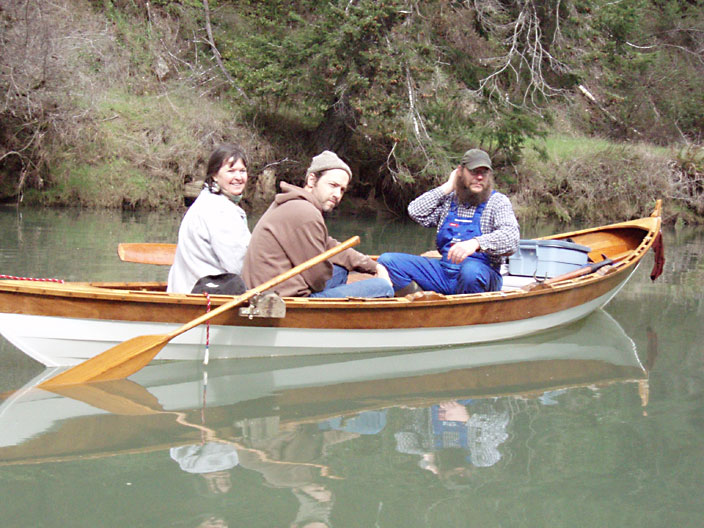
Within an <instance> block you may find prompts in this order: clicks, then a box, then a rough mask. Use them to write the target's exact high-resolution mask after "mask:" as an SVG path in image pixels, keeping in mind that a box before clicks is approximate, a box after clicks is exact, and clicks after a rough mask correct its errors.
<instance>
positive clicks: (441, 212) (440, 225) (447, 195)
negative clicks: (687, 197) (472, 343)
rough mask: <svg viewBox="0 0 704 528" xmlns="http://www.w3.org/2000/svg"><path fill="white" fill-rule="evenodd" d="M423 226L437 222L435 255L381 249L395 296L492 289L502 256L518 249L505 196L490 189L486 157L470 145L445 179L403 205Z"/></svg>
mask: <svg viewBox="0 0 704 528" xmlns="http://www.w3.org/2000/svg"><path fill="white" fill-rule="evenodd" d="M408 214H409V215H410V216H411V218H412V219H413V220H415V221H416V222H418V223H419V224H420V225H422V226H424V227H436V226H437V242H436V243H437V249H438V252H439V253H440V257H441V258H439V259H438V258H431V257H425V256H417V255H408V254H405V253H384V254H383V255H381V256H380V257H379V259H378V262H379V264H381V265H382V266H384V267H385V268H386V269H387V271H388V272H389V277H390V278H391V281H392V282H393V285H394V290H395V291H396V295H406V294H408V293H413V292H415V291H419V290H424V291H436V292H438V293H443V294H445V295H450V294H455V293H479V292H485V291H498V290H500V289H501V286H502V284H503V280H502V278H501V273H500V268H501V264H502V263H503V262H504V259H505V257H507V256H508V255H510V254H512V253H514V252H515V251H516V250H517V249H518V240H519V238H520V232H519V227H518V221H517V220H516V216H515V214H514V213H513V207H512V206H511V201H510V200H509V199H508V197H507V196H506V195H504V194H501V193H500V192H497V191H495V190H494V182H493V174H492V168H491V159H490V158H489V155H488V154H487V153H486V152H484V151H483V150H479V149H471V150H468V151H467V152H465V153H464V156H462V161H461V162H460V164H459V165H458V166H457V168H456V169H455V170H453V171H452V173H451V174H450V177H449V178H448V180H447V181H446V182H445V183H444V184H442V185H441V186H440V187H437V188H435V189H432V190H430V191H428V192H426V193H424V194H422V195H421V196H419V197H418V198H416V199H415V200H413V201H412V202H411V203H410V205H409V206H408Z"/></svg>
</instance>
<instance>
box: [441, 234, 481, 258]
mask: <svg viewBox="0 0 704 528" xmlns="http://www.w3.org/2000/svg"><path fill="white" fill-rule="evenodd" d="M478 249H479V241H477V239H476V238H470V239H469V240H464V241H462V242H457V243H456V244H455V245H453V246H452V247H451V248H450V251H448V252H447V258H448V259H449V260H450V262H452V263H453V264H459V263H460V262H462V261H463V260H464V259H466V258H467V257H469V256H470V255H473V254H474V253H476V252H477V250H478Z"/></svg>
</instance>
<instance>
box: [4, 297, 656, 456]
mask: <svg viewBox="0 0 704 528" xmlns="http://www.w3.org/2000/svg"><path fill="white" fill-rule="evenodd" d="M344 359H345V361H342V360H341V358H340V357H339V356H336V355H333V356H312V357H300V358H280V359H277V358H266V359H255V360H234V361H220V362H217V361H216V362H211V363H210V365H208V366H207V367H205V366H203V365H202V364H200V363H198V362H194V361H184V362H166V363H162V364H153V365H150V366H147V367H146V368H144V369H142V370H141V371H139V372H137V373H136V374H134V375H133V376H132V377H131V378H130V379H128V380H119V381H114V382H103V383H94V384H86V385H78V386H73V387H66V388H62V389H57V392H56V393H54V392H46V391H42V390H39V389H35V388H34V386H35V385H37V384H38V383H40V382H41V381H43V380H44V379H47V378H48V377H50V376H52V375H54V374H55V372H56V369H47V370H46V371H44V372H43V373H42V374H41V375H39V376H37V377H36V378H35V379H33V380H32V381H31V382H29V383H28V384H27V385H25V386H24V387H23V388H22V389H20V390H18V391H17V392H15V393H14V394H13V395H11V396H10V397H9V398H7V399H6V400H5V401H4V402H3V403H2V405H0V463H3V464H8V463H25V462H26V463H32V462H41V461H43V460H52V461H57V460H62V459H66V458H71V457H77V456H86V455H93V456H100V455H101V454H111V453H114V452H116V451H120V450H121V449H123V446H129V447H125V449H129V450H133V451H143V450H149V449H164V448H167V447H175V446H179V445H185V444H188V443H191V442H192V441H194V440H198V441H200V440H201V438H202V437H203V435H205V436H207V437H208V438H212V439H221V440H224V441H226V442H227V441H230V440H232V438H233V437H235V436H237V435H239V434H241V433H242V432H243V431H242V428H243V427H244V428H245V429H246V428H247V427H249V426H247V425H246V423H245V422H246V421H247V420H253V419H266V420H269V421H271V420H272V419H274V421H275V422H276V423H277V424H278V426H279V427H284V428H290V427H293V426H295V425H299V424H303V423H315V424H319V423H320V426H319V427H318V426H316V427H318V429H320V430H322V429H324V428H326V427H327V428H328V429H330V430H337V431H344V430H345V429H346V428H347V429H350V427H352V425H350V424H354V423H357V425H356V427H357V428H358V430H361V429H363V428H364V427H368V429H369V431H372V430H373V429H374V426H373V425H371V422H369V418H368V419H367V422H365V420H360V419H355V418H354V416H355V415H357V414H359V413H362V412H365V411H378V410H383V409H385V408H388V407H398V406H405V407H415V408H426V409H431V406H432V405H434V404H437V405H440V404H443V405H445V406H447V404H446V402H449V401H458V400H460V401H468V400H472V402H475V403H476V402H479V401H480V400H482V399H487V398H495V397H498V396H506V395H513V396H519V397H521V398H526V399H535V398H543V400H544V401H545V402H549V400H550V394H552V391H561V390H565V389H567V388H570V387H578V386H588V385H599V384H608V383H612V382H623V381H640V382H644V381H645V380H646V379H647V372H646V370H645V368H644V366H643V365H642V363H641V362H640V360H639V358H638V354H637V351H636V347H635V344H634V343H633V341H632V340H631V339H630V338H629V337H628V336H627V335H626V334H625V332H624V331H623V329H622V328H621V327H620V325H619V324H618V323H617V322H616V321H615V320H614V319H613V318H612V317H611V316H610V315H608V314H607V313H605V312H603V311H601V310H599V311H597V312H596V313H595V314H593V315H592V316H589V317H588V318H586V319H585V320H583V321H580V322H578V323H576V324H573V325H570V326H568V327H563V328H560V329H558V330H554V331H551V332H548V333H545V334H541V335H534V336H531V337H526V338H521V339H517V340H512V341H504V342H500V343H490V344H486V345H474V346H471V347H461V348H445V349H436V350H431V351H427V350H425V351H420V352H413V353H407V354H386V355H365V354H358V355H350V356H346V357H345V358H344ZM204 370H207V376H204ZM641 385H643V383H641ZM641 392H643V389H641ZM642 398H646V393H645V392H643V394H642ZM644 403H645V400H644ZM448 410H449V409H443V408H442V405H441V406H440V407H439V408H438V410H436V411H435V414H434V418H433V419H434V420H436V421H437V420H438V419H439V414H438V412H440V413H441V414H442V413H445V412H448ZM367 416H371V415H367ZM243 421H244V422H243ZM372 421H373V420H372ZM323 422H324V423H323ZM238 423H240V425H239V426H237V425H233V424H238ZM243 423H244V425H242V424H243ZM363 423H367V425H366V426H364V425H362V424H363ZM345 424H346V425H345ZM145 431H153V432H157V431H158V434H145ZM144 439H148V440H149V441H150V442H151V443H149V445H147V444H146V443H141V442H144V441H146V440H144Z"/></svg>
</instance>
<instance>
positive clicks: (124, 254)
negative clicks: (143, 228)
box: [117, 242, 176, 266]
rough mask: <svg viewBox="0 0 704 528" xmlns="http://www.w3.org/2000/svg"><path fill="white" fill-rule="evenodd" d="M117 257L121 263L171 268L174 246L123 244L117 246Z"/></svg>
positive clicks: (145, 243) (153, 243) (147, 243)
mask: <svg viewBox="0 0 704 528" xmlns="http://www.w3.org/2000/svg"><path fill="white" fill-rule="evenodd" d="M117 255H118V256H119V257H120V260H122V261H123V262H136V263H138V264H157V265H160V266H171V264H173V263H174V256H175V255H176V244H161V243H155V242H144V243H135V242H123V243H121V244H118V246H117Z"/></svg>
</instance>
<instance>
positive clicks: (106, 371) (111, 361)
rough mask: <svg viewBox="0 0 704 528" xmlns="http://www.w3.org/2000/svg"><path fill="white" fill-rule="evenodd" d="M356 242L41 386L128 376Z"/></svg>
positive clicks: (348, 242)
mask: <svg viewBox="0 0 704 528" xmlns="http://www.w3.org/2000/svg"><path fill="white" fill-rule="evenodd" d="M357 244H359V237H358V236H354V237H352V238H350V239H349V240H346V241H345V242H343V243H342V244H339V245H337V246H335V247H334V248H332V249H328V250H327V251H325V252H324V253H321V254H320V255H318V256H317V257H313V258H312V259H310V260H307V261H305V262H303V263H302V264H299V265H298V266H296V267H294V268H292V269H290V270H288V271H287V272H285V273H282V274H281V275H279V276H277V277H274V278H273V279H270V280H268V281H267V282H265V283H264V284H261V285H259V286H257V287H256V288H252V289H251V290H249V291H247V292H246V293H244V294H242V295H240V296H239V297H235V298H234V299H233V300H231V301H229V302H226V303H225V304H223V305H221V306H218V307H217V308H215V309H214V310H212V311H210V312H207V313H204V314H203V315H201V316H200V317H197V318H195V319H193V320H192V321H191V322H189V323H186V324H185V325H183V326H181V327H179V328H177V329H176V330H174V331H173V332H170V333H168V334H163V335H159V334H157V335H143V336H137V337H133V338H132V339H129V340H127V341H124V342H122V343H120V344H119V345H116V346H114V347H112V348H109V349H108V350H106V351H105V352H103V353H101V354H99V355H97V356H95V357H92V358H90V359H88V360H86V361H84V362H83V363H80V364H79V365H76V366H75V367H71V368H70V369H69V370H66V371H64V372H62V373H60V374H57V375H56V376H54V377H53V378H50V379H48V380H46V381H44V382H43V383H40V384H39V385H38V387H39V388H40V389H51V388H53V387H57V386H60V385H74V384H77V383H87V382H93V381H108V380H114V379H120V378H126V377H127V376H130V375H131V374H134V373H135V372H137V371H138V370H139V369H141V368H142V367H144V366H145V365H146V364H147V363H149V362H150V361H151V360H152V359H153V358H154V356H156V355H157V354H158V353H159V351H160V350H161V349H162V348H163V347H164V345H166V343H168V342H169V341H171V340H172V339H173V338H174V337H176V336H178V335H181V334H183V333H184V332H187V331H188V330H190V329H191V328H194V327H196V326H198V325H199V324H201V323H204V322H206V321H209V320H210V319H212V318H213V317H216V316H218V315H220V314H221V313H223V312H226V311H228V310H231V309H232V308H235V307H237V306H239V305H240V304H242V303H244V302H245V301H247V300H249V299H251V298H252V297H254V296H255V295H257V294H259V293H261V292H264V291H267V290H270V289H271V288H273V287H274V286H276V285H277V284H280V283H282V282H284V281H287V280H288V279H290V278H292V277H295V276H296V275H298V274H299V273H301V272H302V271H305V270H307V269H308V268H312V267H313V266H315V265H316V264H320V263H321V262H324V261H325V260H327V259H329V258H330V257H332V256H334V255H337V254H338V253H340V252H342V251H344V250H346V249H348V248H351V247H352V246H356V245H357Z"/></svg>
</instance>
